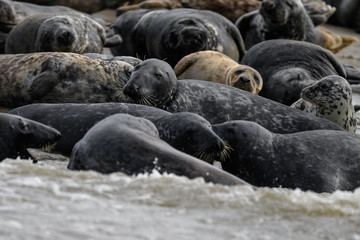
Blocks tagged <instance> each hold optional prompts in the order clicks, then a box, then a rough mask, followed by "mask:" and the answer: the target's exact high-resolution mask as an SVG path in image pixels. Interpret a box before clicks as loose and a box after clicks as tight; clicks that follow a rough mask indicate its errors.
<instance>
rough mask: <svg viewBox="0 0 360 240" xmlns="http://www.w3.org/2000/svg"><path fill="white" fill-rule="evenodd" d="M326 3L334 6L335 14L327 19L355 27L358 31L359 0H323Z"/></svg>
mask: <svg viewBox="0 0 360 240" xmlns="http://www.w3.org/2000/svg"><path fill="white" fill-rule="evenodd" d="M324 1H325V2H326V3H327V4H329V5H331V6H334V7H335V8H336V12H335V14H334V15H333V16H332V17H331V18H330V19H329V22H330V23H335V24H338V25H341V26H345V27H351V28H355V29H356V31H357V32H359V31H360V1H358V0H324Z"/></svg>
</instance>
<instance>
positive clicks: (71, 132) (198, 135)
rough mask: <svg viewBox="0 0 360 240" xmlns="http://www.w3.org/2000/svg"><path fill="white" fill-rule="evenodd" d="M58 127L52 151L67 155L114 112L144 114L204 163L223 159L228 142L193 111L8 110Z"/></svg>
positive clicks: (135, 107)
mask: <svg viewBox="0 0 360 240" xmlns="http://www.w3.org/2000/svg"><path fill="white" fill-rule="evenodd" d="M9 113H11V114H15V115H20V116H23V117H26V118H29V119H32V120H35V121H39V122H41V123H43V124H46V125H48V126H51V127H54V128H56V129H58V130H59V131H60V132H61V134H62V138H61V139H60V140H59V141H58V142H57V144H56V145H55V147H54V148H53V150H54V151H56V152H60V153H61V154H63V155H70V154H71V150H72V149H73V147H74V145H75V144H76V143H77V142H78V141H79V140H80V139H81V138H82V137H83V136H84V135H85V133H86V132H87V131H88V130H89V129H90V128H91V127H92V126H94V125H95V124H96V123H97V122H99V121H101V120H102V119H104V118H106V117H109V116H111V115H114V114H117V113H124V114H125V113H126V114H130V115H133V116H136V117H143V118H146V119H148V120H149V121H151V122H152V123H154V124H155V126H156V128H157V129H158V132H159V136H160V138H161V139H162V140H164V141H165V142H167V143H168V144H170V145H171V146H172V147H174V148H176V149H178V150H180V151H182V152H185V153H187V154H190V155H193V156H195V157H197V158H200V159H202V160H204V161H207V162H210V163H211V162H212V161H214V160H221V159H224V158H225V156H226V154H227V152H228V147H227V145H226V144H225V143H224V142H223V141H222V140H221V139H220V138H219V137H218V136H217V135H216V134H215V133H214V132H213V131H212V129H211V125H210V123H209V122H208V121H206V120H205V119H204V118H202V117H200V116H199V115H196V114H194V113H189V112H182V113H174V114H172V113H169V112H166V111H164V110H161V109H158V108H154V107H149V106H144V105H139V104H128V103H94V104H74V103H65V104H45V103H44V104H30V105H26V106H22V107H19V108H15V109H13V110H11V111H9Z"/></svg>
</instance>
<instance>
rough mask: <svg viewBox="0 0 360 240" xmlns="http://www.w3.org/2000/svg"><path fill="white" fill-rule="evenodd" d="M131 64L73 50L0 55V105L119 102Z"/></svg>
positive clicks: (10, 106) (121, 98)
mask: <svg viewBox="0 0 360 240" xmlns="http://www.w3.org/2000/svg"><path fill="white" fill-rule="evenodd" d="M132 68H133V66H131V65H130V64H128V63H125V62H120V61H114V62H108V61H101V60H96V59H90V58H88V57H85V56H82V55H79V54H75V53H61V52H45V53H32V54H15V55H2V56H0V103H1V105H2V106H1V107H9V108H14V107H18V106H22V105H26V104H30V103H34V102H49V103H55V102H119V101H124V99H123V95H122V88H123V86H124V85H125V83H126V82H127V80H128V79H129V77H130V74H131V70H132Z"/></svg>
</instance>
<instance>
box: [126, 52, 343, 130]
mask: <svg viewBox="0 0 360 240" xmlns="http://www.w3.org/2000/svg"><path fill="white" fill-rule="evenodd" d="M154 69H161V71H160V70H159V71H154ZM155 73H156V74H159V76H157V75H156V74H155ZM160 75H161V76H160ZM159 79H161V81H159ZM123 92H124V94H125V95H126V96H127V97H129V100H130V101H132V102H134V103H142V104H146V105H150V106H156V107H159V108H163V109H165V110H167V111H169V112H172V113H175V112H193V113H196V114H199V115H200V116H202V117H203V118H205V119H206V120H208V121H209V122H210V123H211V124H215V123H221V122H225V121H230V120H235V119H242V120H249V121H254V122H257V123H259V124H260V125H262V126H264V127H266V128H267V129H270V130H271V131H273V132H279V133H289V132H299V131H305V130H311V129H336V130H343V129H342V128H340V127H339V126H337V125H336V124H334V123H331V122H330V121H328V120H325V119H322V118H318V117H316V116H313V115H311V114H307V113H304V112H301V111H298V110H296V109H292V108H290V107H289V106H285V105H283V104H280V103H277V102H274V101H271V100H270V99H266V98H263V97H260V96H258V95H255V94H251V93H249V92H246V91H243V90H241V89H238V88H234V87H230V86H227V85H224V84H219V83H213V82H208V81H201V80H191V79H189V80H181V81H177V80H176V76H175V74H174V72H173V70H172V68H171V66H170V65H169V64H168V63H166V62H164V61H161V60H158V59H148V60H145V61H143V62H141V63H140V64H138V65H136V67H135V68H134V71H133V72H132V74H131V77H130V79H129V81H128V82H127V83H126V85H125V87H124V89H123ZM149 96H151V98H150V97H149ZM144 99H151V100H144Z"/></svg>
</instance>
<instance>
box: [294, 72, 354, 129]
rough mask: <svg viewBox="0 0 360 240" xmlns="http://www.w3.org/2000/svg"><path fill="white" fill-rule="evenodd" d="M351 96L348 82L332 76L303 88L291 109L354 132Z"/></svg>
mask: <svg viewBox="0 0 360 240" xmlns="http://www.w3.org/2000/svg"><path fill="white" fill-rule="evenodd" d="M351 95H352V90H351V86H350V84H349V83H348V81H346V80H345V79H344V78H342V77H340V76H336V75H332V76H327V77H324V78H322V79H320V80H319V81H318V82H316V83H315V84H314V85H311V86H308V87H306V88H304V89H303V90H302V91H301V98H300V99H299V100H298V101H296V102H295V103H293V104H292V105H291V107H294V108H297V109H300V110H302V111H305V112H308V113H312V114H314V115H316V116H318V117H322V118H326V119H328V120H330V121H332V122H334V123H336V124H338V125H339V126H340V127H342V128H344V129H345V130H346V131H348V132H355V130H356V114H355V110H354V106H353V105H352V96H351Z"/></svg>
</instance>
